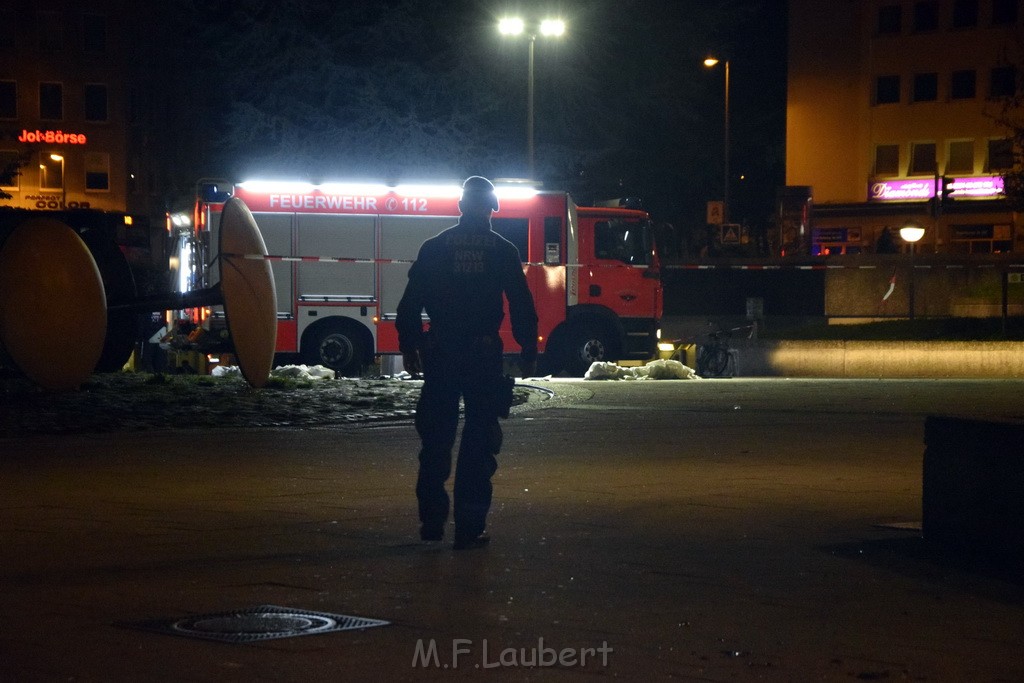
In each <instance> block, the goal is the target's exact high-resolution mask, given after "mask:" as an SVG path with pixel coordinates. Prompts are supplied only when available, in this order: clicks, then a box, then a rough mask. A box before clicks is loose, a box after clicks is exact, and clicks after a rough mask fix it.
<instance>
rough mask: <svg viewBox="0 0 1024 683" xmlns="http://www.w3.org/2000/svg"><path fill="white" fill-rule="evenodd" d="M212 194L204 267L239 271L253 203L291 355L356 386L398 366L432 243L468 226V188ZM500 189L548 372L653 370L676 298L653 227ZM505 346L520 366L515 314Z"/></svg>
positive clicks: (532, 192)
mask: <svg viewBox="0 0 1024 683" xmlns="http://www.w3.org/2000/svg"><path fill="white" fill-rule="evenodd" d="M201 188H202V191H201V192H200V195H201V196H200V198H199V201H198V203H197V206H196V216H195V218H196V220H195V226H196V227H195V229H196V249H197V252H198V253H197V256H198V258H197V259H196V260H195V262H196V263H198V264H212V263H215V262H217V263H220V264H221V267H226V266H225V265H224V263H225V261H224V259H217V256H218V254H217V253H216V245H217V239H216V235H217V230H218V224H219V214H220V210H221V208H222V207H223V202H224V201H226V200H227V198H228V197H229V196H232V195H233V196H236V197H238V198H240V199H242V200H243V201H244V202H245V204H246V205H247V206H248V207H249V208H250V210H251V211H252V212H253V216H254V217H255V219H256V223H257V225H258V226H259V229H260V232H261V233H262V235H263V239H264V241H265V243H266V247H267V254H268V255H266V256H263V257H262V258H266V259H268V260H270V261H271V267H272V270H273V274H274V280H275V283H276V291H277V302H278V332H277V352H278V353H281V354H297V355H298V356H299V357H300V358H301V360H302V362H304V363H306V364H319V365H325V366H328V367H330V368H333V369H335V370H336V371H338V372H340V373H341V374H346V375H354V374H358V373H360V372H361V371H362V369H363V368H364V367H365V366H366V365H367V364H369V363H370V362H371V361H372V360H373V357H374V355H376V354H398V352H399V351H398V335H397V332H396V331H395V324H394V323H395V313H396V309H397V307H398V302H399V300H400V299H401V297H402V294H403V292H404V290H405V284H406V280H407V276H408V271H409V267H410V265H411V263H412V262H413V260H414V259H415V258H416V255H417V253H418V250H419V247H420V245H421V244H422V243H423V241H424V240H426V239H427V238H429V237H432V236H434V235H436V234H437V233H439V232H441V231H442V230H444V229H445V228H448V227H450V226H451V225H453V224H455V223H456V222H457V221H458V217H459V210H458V199H459V196H460V192H461V190H460V187H459V186H458V185H457V184H452V185H417V186H408V185H407V186H395V187H390V186H383V185H365V184H354V183H332V184H323V185H312V184H303V183H276V182H244V183H240V184H238V185H234V186H230V185H228V186H226V187H225V186H224V185H218V186H216V187H214V186H212V185H205V186H201ZM496 190H497V193H498V197H499V200H500V204H501V207H500V210H499V211H498V212H496V213H495V214H494V216H493V218H492V227H493V229H494V231H495V232H497V233H499V234H501V235H502V236H504V237H505V238H506V239H508V240H510V241H511V242H512V243H513V244H515V245H516V247H517V248H518V249H519V254H520V257H521V259H522V261H523V270H524V272H525V274H526V277H527V280H528V282H529V286H530V290H531V291H532V293H533V296H534V300H535V303H536V307H537V314H538V318H539V327H538V329H539V337H540V338H539V348H540V351H541V353H542V355H541V362H540V367H541V370H542V371H543V372H544V373H545V374H549V373H550V374H557V373H558V372H560V371H562V370H565V371H567V372H568V373H570V374H573V375H582V374H583V373H584V372H585V371H586V370H587V368H589V367H590V364H591V363H592V362H594V361H601V360H619V359H636V360H645V359H649V358H651V357H652V356H653V355H654V354H655V352H656V347H657V341H658V336H659V329H658V326H659V323H660V319H661V314H662V288H661V282H660V278H659V270H658V261H657V253H656V249H655V246H654V243H653V237H652V232H653V231H652V227H651V222H650V219H649V217H648V215H647V214H646V213H645V212H643V211H639V210H635V209H626V208H617V207H611V208H598V207H592V208H587V207H577V206H576V205H575V203H574V202H573V200H572V198H571V197H570V196H569V195H568V194H567V193H565V192H550V191H538V190H537V189H535V188H533V187H531V186H528V185H524V184H522V183H501V182H498V183H496ZM234 256H248V257H250V258H252V257H256V256H255V255H234ZM198 268H199V271H200V272H197V273H196V274H195V275H196V277H194V278H192V281H194V282H195V286H196V287H209V286H213V285H215V284H216V282H217V280H218V278H219V275H218V273H219V271H218V270H217V268H211V267H208V266H202V265H200V266H199V267H198ZM214 317H216V314H215V315H214ZM424 322H425V323H428V322H429V321H427V320H426V319H425V320H424ZM502 337H503V341H504V343H505V348H506V351H507V352H509V353H510V354H514V353H517V352H518V345H516V344H515V342H514V341H513V339H512V335H511V329H510V325H509V321H508V317H507V315H506V319H505V322H504V324H503V327H502Z"/></svg>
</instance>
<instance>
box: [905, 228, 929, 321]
mask: <svg viewBox="0 0 1024 683" xmlns="http://www.w3.org/2000/svg"><path fill="white" fill-rule="evenodd" d="M900 237H901V238H902V239H903V241H904V242H907V243H908V244H910V277H909V278H907V281H908V283H909V284H908V288H907V298H908V300H909V306H908V308H909V314H910V315H909V317H910V319H911V320H913V319H914V247H915V246H916V245H917V242H918V241H919V240H920V239H921V238H922V237H924V228H921V227H918V226H916V225H906V226H904V227H902V228H900Z"/></svg>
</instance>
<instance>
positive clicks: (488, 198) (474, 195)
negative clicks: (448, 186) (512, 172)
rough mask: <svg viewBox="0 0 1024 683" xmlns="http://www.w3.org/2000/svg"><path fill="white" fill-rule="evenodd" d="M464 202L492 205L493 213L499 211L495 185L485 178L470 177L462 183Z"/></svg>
mask: <svg viewBox="0 0 1024 683" xmlns="http://www.w3.org/2000/svg"><path fill="white" fill-rule="evenodd" d="M462 201H464V202H465V201H470V202H474V203H476V202H481V203H483V204H484V205H488V204H489V205H490V207H491V211H497V210H498V195H497V194H496V193H495V191H494V185H493V184H492V183H491V181H490V180H488V179H487V178H484V177H483V176H478V175H474V176H470V177H468V178H466V182H464V183H462Z"/></svg>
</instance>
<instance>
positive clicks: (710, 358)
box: [697, 346, 729, 377]
mask: <svg viewBox="0 0 1024 683" xmlns="http://www.w3.org/2000/svg"><path fill="white" fill-rule="evenodd" d="M728 367H729V349H727V348H724V347H721V346H704V347H701V352H700V353H699V354H697V374H699V375H703V376H704V377H722V376H723V375H724V374H725V371H726V369H727V368H728Z"/></svg>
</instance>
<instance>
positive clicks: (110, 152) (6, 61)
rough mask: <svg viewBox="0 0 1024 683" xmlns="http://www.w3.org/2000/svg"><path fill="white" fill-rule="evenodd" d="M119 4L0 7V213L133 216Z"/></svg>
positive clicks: (124, 31) (125, 40) (126, 59)
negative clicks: (80, 210) (2, 172)
mask: <svg viewBox="0 0 1024 683" xmlns="http://www.w3.org/2000/svg"><path fill="white" fill-rule="evenodd" d="M131 26H132V22H131V21H130V16H129V3H128V2H127V1H126V0H86V1H79V2H75V1H64V2H61V1H59V0H58V1H51V2H47V3H43V4H41V5H37V4H36V3H27V2H3V3H0V169H5V168H8V169H9V168H11V167H12V166H17V168H18V173H17V175H10V174H8V175H6V176H5V177H4V178H3V179H0V189H2V190H3V191H4V192H6V193H7V194H9V195H11V197H12V199H8V200H0V206H13V207H19V208H30V209H59V208H61V207H67V208H76V207H84V208H93V209H104V210H113V211H131V210H134V209H135V208H136V207H133V206H131V203H132V202H131V199H132V194H133V192H134V191H135V188H134V187H133V182H132V181H133V175H134V173H135V170H134V169H132V168H130V167H129V161H128V156H129V155H128V148H127V147H128V129H129V125H130V121H129V116H130V113H129V111H130V107H129V102H128V99H129V96H130V88H129V86H128V67H129V63H130V60H131V59H132V55H131V45H130V40H131V34H130V32H131Z"/></svg>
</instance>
